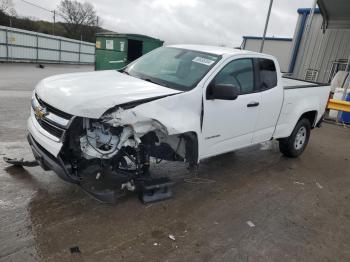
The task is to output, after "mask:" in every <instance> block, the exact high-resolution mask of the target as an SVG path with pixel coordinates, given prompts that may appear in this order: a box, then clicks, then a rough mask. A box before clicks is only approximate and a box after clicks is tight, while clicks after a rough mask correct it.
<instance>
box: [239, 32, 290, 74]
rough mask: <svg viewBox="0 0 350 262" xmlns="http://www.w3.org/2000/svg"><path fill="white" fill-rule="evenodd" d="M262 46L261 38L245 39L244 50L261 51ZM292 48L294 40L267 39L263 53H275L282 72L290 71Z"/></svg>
mask: <svg viewBox="0 0 350 262" xmlns="http://www.w3.org/2000/svg"><path fill="white" fill-rule="evenodd" d="M260 46H261V39H249V38H247V39H246V40H245V45H244V50H249V51H254V52H259V50H260ZM291 48H292V41H285V40H278V39H274V40H265V44H264V50H263V53H266V54H269V55H273V56H275V57H276V58H277V60H278V63H279V65H280V67H281V71H282V72H287V71H288V66H289V60H290V50H291Z"/></svg>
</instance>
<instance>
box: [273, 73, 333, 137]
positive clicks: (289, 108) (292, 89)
mask: <svg viewBox="0 0 350 262" xmlns="http://www.w3.org/2000/svg"><path fill="white" fill-rule="evenodd" d="M282 83H283V88H284V94H283V105H282V109H281V112H280V117H279V119H278V122H277V126H276V131H275V134H274V138H283V137H288V136H290V134H291V132H292V130H293V128H294V126H295V125H296V123H297V121H298V120H299V117H300V116H302V115H303V113H305V112H314V113H315V114H316V115H315V121H314V123H311V124H312V126H315V125H316V123H317V122H318V121H319V120H320V119H321V118H322V115H323V114H324V112H325V109H326V106H327V101H328V97H329V93H330V86H329V85H327V84H320V83H315V82H309V81H303V80H300V79H293V78H289V77H282Z"/></svg>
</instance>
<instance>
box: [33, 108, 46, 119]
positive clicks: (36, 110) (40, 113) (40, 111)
mask: <svg viewBox="0 0 350 262" xmlns="http://www.w3.org/2000/svg"><path fill="white" fill-rule="evenodd" d="M34 114H35V116H36V118H38V119H43V118H44V116H46V115H47V112H46V109H45V108H43V107H41V106H37V107H35V108H34Z"/></svg>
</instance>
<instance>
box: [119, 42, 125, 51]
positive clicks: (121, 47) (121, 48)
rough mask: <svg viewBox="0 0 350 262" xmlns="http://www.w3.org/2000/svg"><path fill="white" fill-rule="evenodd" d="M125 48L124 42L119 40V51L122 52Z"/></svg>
mask: <svg viewBox="0 0 350 262" xmlns="http://www.w3.org/2000/svg"><path fill="white" fill-rule="evenodd" d="M124 48H125V42H123V41H121V42H120V51H121V52H123V51H124Z"/></svg>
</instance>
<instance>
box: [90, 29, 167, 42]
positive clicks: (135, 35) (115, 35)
mask: <svg viewBox="0 0 350 262" xmlns="http://www.w3.org/2000/svg"><path fill="white" fill-rule="evenodd" d="M96 36H107V37H108V36H110V37H125V38H128V37H137V38H147V39H152V40H157V41H161V42H164V41H163V40H160V39H158V38H154V37H151V36H148V35H141V34H132V33H117V32H112V31H106V32H100V33H96Z"/></svg>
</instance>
